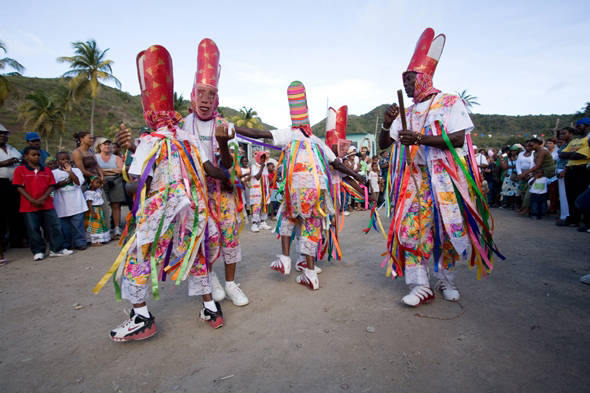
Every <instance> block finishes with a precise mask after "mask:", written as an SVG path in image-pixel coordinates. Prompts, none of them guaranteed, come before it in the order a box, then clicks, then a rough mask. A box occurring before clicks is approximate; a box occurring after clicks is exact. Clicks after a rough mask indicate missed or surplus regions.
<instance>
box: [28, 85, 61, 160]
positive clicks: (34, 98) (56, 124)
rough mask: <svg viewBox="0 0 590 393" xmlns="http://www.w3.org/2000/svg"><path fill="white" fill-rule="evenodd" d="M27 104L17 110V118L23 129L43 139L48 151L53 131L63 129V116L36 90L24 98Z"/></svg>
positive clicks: (42, 93)
mask: <svg viewBox="0 0 590 393" xmlns="http://www.w3.org/2000/svg"><path fill="white" fill-rule="evenodd" d="M25 99H26V100H27V102H26V103H25V104H23V105H22V106H21V107H20V108H19V118H20V119H21V120H24V123H25V124H24V125H25V127H30V128H31V129H32V130H33V131H37V132H38V133H39V134H41V136H42V137H43V138H44V139H45V149H46V150H49V137H50V135H51V134H52V133H53V131H54V130H57V129H58V128H60V127H63V126H62V124H63V114H62V112H61V110H60V108H59V107H58V106H57V105H55V103H54V102H53V101H52V100H51V98H49V97H48V96H47V95H46V94H45V92H43V91H41V90H38V91H36V92H34V93H32V94H27V96H26V97H25Z"/></svg>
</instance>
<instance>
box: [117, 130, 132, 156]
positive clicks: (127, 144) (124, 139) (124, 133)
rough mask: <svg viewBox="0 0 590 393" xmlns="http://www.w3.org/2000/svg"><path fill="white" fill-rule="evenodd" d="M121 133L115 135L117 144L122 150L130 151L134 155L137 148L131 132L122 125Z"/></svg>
mask: <svg viewBox="0 0 590 393" xmlns="http://www.w3.org/2000/svg"><path fill="white" fill-rule="evenodd" d="M119 128H120V129H119V131H118V132H117V133H116V134H115V142H116V143H117V145H119V146H120V147H121V149H128V150H130V151H131V152H132V153H135V149H136V146H135V144H134V143H133V141H132V138H131V132H130V131H129V129H128V128H127V127H126V126H125V124H123V123H121V126H120V127H119Z"/></svg>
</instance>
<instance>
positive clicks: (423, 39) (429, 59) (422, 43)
mask: <svg viewBox="0 0 590 393" xmlns="http://www.w3.org/2000/svg"><path fill="white" fill-rule="evenodd" d="M445 40H446V37H445V35H444V34H439V35H437V36H436V37H435V36H434V30H432V29H431V28H430V27H429V28H427V29H426V30H424V32H423V33H422V35H421V36H420V38H419V39H418V42H417V43H416V49H414V55H413V56H412V59H411V60H410V64H409V65H408V69H407V70H406V71H414V72H422V73H424V74H428V75H430V76H431V77H432V76H433V75H434V71H435V70H436V66H437V64H438V59H440V55H442V52H443V49H444V47H445Z"/></svg>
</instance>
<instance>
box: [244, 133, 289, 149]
mask: <svg viewBox="0 0 590 393" xmlns="http://www.w3.org/2000/svg"><path fill="white" fill-rule="evenodd" d="M236 135H237V136H238V138H242V139H243V140H245V141H248V142H250V143H254V144H255V145H258V146H264V147H268V148H269V149H274V150H279V151H280V150H283V149H281V148H280V147H277V146H274V145H269V144H268V143H264V142H259V141H257V140H256V139H252V138H248V137H247V136H243V135H240V134H236Z"/></svg>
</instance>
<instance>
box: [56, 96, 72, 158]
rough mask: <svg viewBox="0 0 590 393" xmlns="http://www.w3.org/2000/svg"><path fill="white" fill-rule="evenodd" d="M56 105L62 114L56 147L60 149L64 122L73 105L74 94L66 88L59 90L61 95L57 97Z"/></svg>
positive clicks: (64, 130) (64, 127)
mask: <svg viewBox="0 0 590 393" xmlns="http://www.w3.org/2000/svg"><path fill="white" fill-rule="evenodd" d="M56 105H57V108H58V109H59V111H60V113H61V115H62V121H61V130H60V133H59V144H58V147H57V149H58V150H59V151H61V150H62V141H63V136H64V134H65V132H66V124H67V119H68V115H69V114H70V112H71V111H72V108H73V106H74V95H73V94H72V91H71V90H67V89H66V90H63V91H62V92H61V95H60V96H59V97H58V98H57V103H56Z"/></svg>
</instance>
